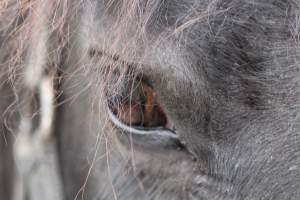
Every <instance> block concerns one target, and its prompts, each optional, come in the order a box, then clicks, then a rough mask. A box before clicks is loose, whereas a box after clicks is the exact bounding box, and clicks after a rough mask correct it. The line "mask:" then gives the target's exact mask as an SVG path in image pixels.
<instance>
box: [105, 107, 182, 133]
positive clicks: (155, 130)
mask: <svg viewBox="0 0 300 200" xmlns="http://www.w3.org/2000/svg"><path fill="white" fill-rule="evenodd" d="M107 113H108V115H109V118H110V120H111V121H112V123H113V124H114V125H115V126H116V127H118V128H120V129H122V130H123V131H126V132H129V133H132V134H136V135H153V136H154V135H157V136H160V137H166V138H173V139H178V136H177V135H176V134H175V133H173V132H172V131H171V130H169V129H165V128H151V129H150V128H149V129H147V130H142V129H137V128H134V127H133V126H128V125H126V124H124V123H122V122H121V121H120V120H119V119H118V118H117V117H116V116H115V114H113V113H112V111H111V110H110V109H109V108H108V109H107Z"/></svg>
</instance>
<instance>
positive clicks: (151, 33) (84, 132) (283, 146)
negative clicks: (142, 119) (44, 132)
mask: <svg viewBox="0 0 300 200" xmlns="http://www.w3.org/2000/svg"><path fill="white" fill-rule="evenodd" d="M11 2H14V1H13V0H12V1H11ZM36 2H37V4H36V5H39V4H40V2H39V1H36ZM46 2H48V1H46ZM49 2H50V0H49ZM51 2H52V3H49V5H51V6H49V8H44V7H43V6H37V7H33V9H42V11H41V10H39V13H44V14H45V16H44V18H40V19H41V21H42V22H39V23H42V24H43V25H45V27H48V29H49V30H47V31H48V33H44V32H43V33H41V34H42V35H39V34H38V32H37V35H39V36H36V37H34V38H30V34H29V35H28V32H26V30H27V29H28V27H30V26H31V24H30V22H34V20H33V19H31V16H32V13H34V12H30V8H27V9H29V12H28V13H27V15H26V16H24V18H22V20H21V21H18V20H17V18H16V17H17V14H14V11H15V10H18V9H17V8H18V5H17V4H16V3H15V4H14V3H12V4H11V7H8V8H7V9H6V12H4V14H3V15H0V25H1V26H3V24H8V23H7V21H12V22H14V20H16V21H18V23H17V22H15V23H12V24H10V26H9V25H7V26H3V27H5V28H3V29H2V28H1V29H0V31H1V35H0V41H2V45H1V46H0V59H1V60H0V61H1V62H2V63H4V64H2V65H3V66H4V67H1V69H0V80H1V82H5V83H6V84H3V85H1V89H0V91H1V94H2V91H4V90H7V88H9V89H8V90H10V94H11V95H15V98H16V101H15V103H14V105H15V106H12V107H9V108H15V109H13V111H14V112H13V111H12V109H8V111H10V112H6V114H7V113H10V116H11V117H10V119H11V121H12V122H13V123H12V124H11V126H10V127H12V132H13V133H14V128H16V127H17V126H18V125H15V124H18V122H20V120H22V116H21V117H20V119H19V117H15V115H16V116H18V115H19V114H18V113H19V109H21V108H20V107H21V106H19V105H23V104H24V101H25V102H26V98H24V99H23V97H24V96H26V95H24V88H25V91H26V90H29V92H30V90H32V86H30V84H29V83H28V79H26V77H23V76H22V75H21V76H20V75H19V74H24V73H23V72H24V71H25V72H26V70H28V69H29V68H30V64H31V63H46V64H42V65H43V66H40V68H41V69H42V70H45V69H47V68H48V67H49V66H55V68H57V70H58V72H59V75H60V77H59V78H57V81H58V82H59V83H60V88H59V91H60V92H61V93H59V95H58V99H57V103H58V105H59V106H58V107H57V110H56V120H55V123H54V127H53V130H54V132H53V133H54V134H55V136H56V139H57V141H58V145H57V151H58V155H59V161H60V169H61V175H62V180H63V183H64V184H63V185H64V188H63V189H64V193H65V198H66V199H92V200H94V199H95V200H96V199H99V200H100V199H101V200H102V199H103V200H106V199H107V200H111V199H120V200H122V199H124V200H128V199H130V200H131V199H132V200H134V199H139V200H142V199H145V200H148V199H163V200H168V199H172V200H173V199H174V200H176V199H180V200H181V199H192V200H193V199H195V200H196V199H209V200H214V199H216V200H219V199H224V200H228V199H246V200H247V199H249V200H250V199H251V200H254V199H273V200H276V199H278V200H282V199H285V200H293V199H295V200H298V199H300V190H299V188H300V65H299V61H300V59H299V13H300V8H299V6H300V1H299V0H286V1H285V0H251V1H246V0H228V1H227V0H226V1H225V0H164V1H160V0H149V1H138V0H89V1H84V0H82V1H72V2H68V3H66V2H65V1H59V2H58V1H57V3H53V2H54V1H51ZM25 7H26V6H25ZM25 10H26V9H25ZM43 10H46V11H47V12H46V11H45V12H43ZM24 15H25V14H24ZM46 19H48V20H46ZM43 20H44V21H43ZM22 26H24V27H25V28H24V29H23V30H22V31H21V32H14V28H15V27H22ZM26 27H27V29H26ZM33 27H34V26H33ZM39 27H40V26H39ZM10 32H12V33H15V35H13V36H11V34H9V33H10ZM45 35H46V36H45ZM26 37H29V38H30V40H27V41H25V39H24V38H26ZM44 37H47V38H48V39H47V41H46V42H45V41H35V39H37V40H39V39H42V40H44V39H45V38H44ZM13 41H15V43H13ZM22 42H23V43H24V45H20V44H23V43H22ZM40 42H42V43H40ZM39 43H40V44H43V45H44V48H47V49H46V50H45V51H46V52H48V53H47V56H45V55H44V54H43V55H39V53H40V54H42V53H43V51H38V52H35V51H37V50H38V48H32V47H33V46H34V45H35V44H39ZM18 44H19V45H18ZM10 45H12V48H8V47H10ZM13 47H14V48H13ZM22 47H24V48H22ZM28 47H29V48H28ZM7 49H10V51H11V53H9V52H8V53H7ZM16 50H18V52H19V51H21V52H22V53H20V54H17V55H16V54H14V53H13V52H15V51H16ZM7 54H8V55H7ZM30 55H37V56H30ZM35 57H36V58H35ZM45 57H46V58H45ZM12 58H15V59H12ZM41 58H43V59H46V61H40V60H39V59H41ZM28 59H29V60H28ZM32 59H36V60H32ZM38 61H39V62H38ZM45 65H46V66H45ZM35 67H37V66H36V65H35ZM128 67H130V68H133V70H132V71H131V74H129V75H128V74H126V73H127V71H126V69H127V68H128ZM116 70H117V71H119V76H117V77H115V71H116ZM18 72H20V73H18ZM39 74H40V76H42V74H41V73H39ZM137 76H143V77H145V78H146V79H147V80H148V81H149V82H150V83H151V85H152V86H153V87H154V89H155V91H156V93H157V94H158V97H159V100H160V102H161V104H162V105H163V107H164V108H165V110H166V113H167V115H168V116H169V118H170V119H171V120H172V121H173V123H174V124H175V125H176V130H177V131H176V133H177V134H178V136H179V139H180V140H181V141H182V143H183V144H184V146H185V148H183V149H176V148H174V149H158V150H156V151H153V150H151V149H147V148H143V145H140V146H131V145H130V144H123V143H124V142H122V141H120V140H119V139H118V138H117V137H118V136H117V135H119V134H120V133H119V130H118V129H115V128H114V127H113V126H112V124H111V123H110V120H109V118H108V115H107V113H106V109H107V108H106V106H107V105H106V103H107V98H109V97H110V96H109V95H112V96H113V94H115V93H121V92H122V88H123V87H124V85H125V84H126V81H127V79H128V78H129V79H134V78H135V77H137ZM36 78H38V77H36ZM40 79H41V77H40ZM37 80H39V79H37ZM29 81H30V79H29ZM34 81H35V80H34ZM7 83H10V84H7ZM22 83H25V84H27V85H23V84H22ZM35 84H36V83H35ZM107 91H108V92H107ZM31 92H32V91H31ZM0 98H2V97H0ZM3 102H4V103H3V104H4V107H8V105H7V103H5V102H6V101H3ZM1 104H2V101H1ZM1 109H2V107H1ZM5 116H7V115H5ZM1 120H2V119H1ZM6 129H7V128H6ZM129 141H130V140H129ZM133 143H134V142H133ZM0 144H2V143H0ZM145 146H147V144H145ZM7 148H8V150H9V148H10V147H7ZM3 154H5V155H7V153H6V152H4V153H3ZM4 158H5V159H6V158H7V157H4ZM7 159H9V158H7ZM0 169H3V170H5V172H7V171H9V170H8V169H7V167H6V168H0ZM9 172H10V173H12V174H13V172H11V171H9ZM1 174H3V173H0V176H1ZM1 177H2V176H1ZM0 180H5V185H6V184H8V185H9V184H10V183H9V182H10V181H11V180H9V179H8V178H1V179H0ZM7 181H8V182H7ZM6 182H7V183H6ZM1 184H2V183H1ZM49 187H51V186H49ZM0 192H1V189H0ZM3 195H7V194H3ZM3 195H2V194H0V197H2V196H3ZM4 197H5V199H8V198H6V196H4ZM4 197H3V198H4ZM1 199H2V198H1Z"/></svg>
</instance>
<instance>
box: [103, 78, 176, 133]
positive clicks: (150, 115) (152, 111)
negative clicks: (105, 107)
mask: <svg viewBox="0 0 300 200" xmlns="http://www.w3.org/2000/svg"><path fill="white" fill-rule="evenodd" d="M128 85H129V87H128V88H127V89H126V91H125V92H124V94H123V95H119V96H118V97H114V98H113V100H111V101H109V108H110V111H111V112H112V114H113V115H114V116H115V117H116V118H117V119H118V120H119V121H120V122H121V123H123V124H124V125H127V126H129V127H133V128H136V129H140V130H141V129H144V130H149V129H153V128H161V129H169V130H170V131H172V130H173V129H174V128H173V125H172V124H171V123H170V120H169V119H168V117H167V115H166V114H165V112H164V109H163V108H162V106H161V105H160V103H159V102H158V100H157V96H156V94H155V92H154V90H153V88H152V87H151V86H150V85H149V84H147V83H146V82H144V81H141V82H140V83H138V84H133V83H130V84H128Z"/></svg>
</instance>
